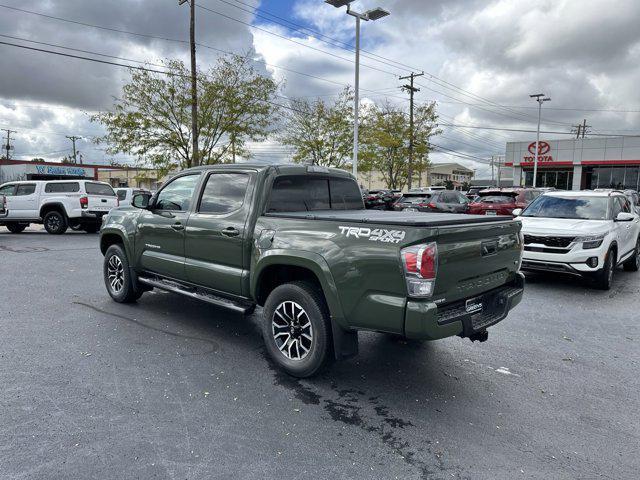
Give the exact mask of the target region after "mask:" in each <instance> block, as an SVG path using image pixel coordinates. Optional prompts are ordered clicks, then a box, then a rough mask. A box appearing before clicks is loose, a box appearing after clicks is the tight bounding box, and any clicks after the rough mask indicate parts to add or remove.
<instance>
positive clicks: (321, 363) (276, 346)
mask: <svg viewBox="0 0 640 480" xmlns="http://www.w3.org/2000/svg"><path fill="white" fill-rule="evenodd" d="M262 337H263V339H264V342H265V345H266V347H267V351H268V352H269V355H270V356H271V359H272V360H273V361H274V362H275V363H276V364H277V365H278V366H279V367H280V368H282V369H283V370H284V371H285V372H287V373H288V374H289V375H292V376H294V377H300V378H305V377H311V376H313V375H315V374H317V373H318V372H320V371H321V370H322V369H323V368H324V367H326V366H327V365H328V364H329V363H330V362H331V360H332V359H333V354H332V342H331V318H330V315H329V310H328V308H327V305H326V302H325V300H324V296H323V295H322V291H321V290H320V289H319V288H318V287H316V286H314V285H313V284H311V283H308V282H292V283H285V284H283V285H280V286H279V287H276V288H275V289H274V290H273V291H272V292H271V294H270V295H269V297H268V298H267V301H266V303H265V305H264V311H263V318H262Z"/></svg>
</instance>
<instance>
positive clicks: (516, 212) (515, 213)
mask: <svg viewBox="0 0 640 480" xmlns="http://www.w3.org/2000/svg"><path fill="white" fill-rule="evenodd" d="M511 215H513V216H514V217H519V216H520V215H522V209H521V208H514V209H513V211H512V212H511Z"/></svg>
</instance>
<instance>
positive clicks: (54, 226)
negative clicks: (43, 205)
mask: <svg viewBox="0 0 640 480" xmlns="http://www.w3.org/2000/svg"><path fill="white" fill-rule="evenodd" d="M68 227H69V223H68V222H67V218H66V217H65V215H64V214H63V213H61V212H58V211H57V210H52V211H51V212H49V213H47V214H46V215H45V216H44V229H45V230H46V231H47V232H48V233H50V234H52V235H62V234H63V233H64V232H66V231H67V228H68Z"/></svg>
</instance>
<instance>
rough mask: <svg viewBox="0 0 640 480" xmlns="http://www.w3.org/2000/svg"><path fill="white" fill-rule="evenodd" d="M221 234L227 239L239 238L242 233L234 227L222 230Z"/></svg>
mask: <svg viewBox="0 0 640 480" xmlns="http://www.w3.org/2000/svg"><path fill="white" fill-rule="evenodd" d="M221 233H222V235H224V236H225V237H237V236H238V235H240V231H239V230H238V229H237V228H234V227H227V228H225V229H224V230H222V232H221Z"/></svg>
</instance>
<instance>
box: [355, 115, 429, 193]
mask: <svg viewBox="0 0 640 480" xmlns="http://www.w3.org/2000/svg"><path fill="white" fill-rule="evenodd" d="M436 118H437V116H436V114H435V104H434V103H431V104H428V105H418V106H416V107H415V108H414V148H413V159H414V162H413V169H412V170H413V174H414V176H417V175H418V174H419V173H421V172H424V171H425V170H426V169H427V168H428V167H429V150H430V148H429V139H430V137H431V136H432V135H437V134H438V133H440V130H438V129H437V127H436V125H435V121H436ZM360 132H361V134H360V152H361V153H360V164H359V166H358V167H359V170H360V171H362V172H367V171H379V172H380V173H381V175H382V178H383V179H384V181H385V183H386V186H387V188H390V189H402V188H404V187H405V185H406V184H407V179H408V166H409V139H410V132H411V129H410V124H409V114H408V112H407V111H405V109H403V108H401V107H398V106H395V105H391V104H390V103H386V104H384V105H382V106H380V107H378V106H375V105H374V106H369V107H367V108H366V109H364V111H363V117H362V123H361V127H360Z"/></svg>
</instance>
